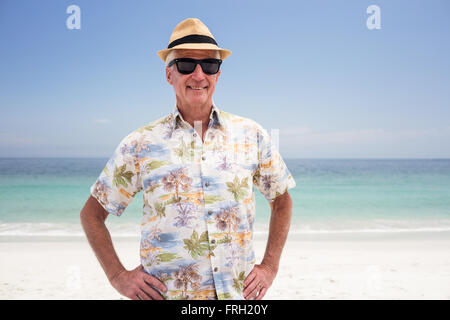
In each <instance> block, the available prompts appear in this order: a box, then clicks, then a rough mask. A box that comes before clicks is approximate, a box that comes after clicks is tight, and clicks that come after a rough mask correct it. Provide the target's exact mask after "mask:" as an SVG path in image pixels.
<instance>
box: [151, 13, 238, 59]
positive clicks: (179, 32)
mask: <svg viewBox="0 0 450 320" xmlns="http://www.w3.org/2000/svg"><path fill="white" fill-rule="evenodd" d="M176 49H199V50H217V51H219V52H220V58H221V59H222V60H223V59H225V58H226V57H228V56H229V55H230V54H231V51H230V50H226V49H222V48H219V46H218V45H217V42H216V40H215V39H214V37H213V35H212V34H211V32H210V31H209V29H208V27H207V26H206V25H205V24H204V23H203V22H201V21H200V20H199V19H195V18H188V19H186V20H184V21H181V22H180V23H179V24H178V25H177V26H176V27H175V29H174V30H173V32H172V35H171V36H170V40H169V45H168V46H167V49H164V50H161V51H158V55H159V57H160V58H161V59H162V60H163V61H164V62H166V57H167V55H168V54H169V52H170V51H172V50H176Z"/></svg>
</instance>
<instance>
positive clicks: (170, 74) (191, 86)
mask: <svg viewBox="0 0 450 320" xmlns="http://www.w3.org/2000/svg"><path fill="white" fill-rule="evenodd" d="M176 58H192V59H207V58H216V55H215V52H214V51H211V50H177V55H176ZM219 75H220V71H219V72H218V73H216V74H213V75H208V74H205V73H203V70H202V67H201V66H200V65H199V64H198V65H197V66H196V67H195V70H194V72H192V73H191V74H181V73H179V72H178V70H177V66H176V65H175V64H174V65H172V66H171V67H170V68H167V67H166V77H167V81H168V82H169V83H170V84H171V85H172V86H173V88H174V90H175V95H176V97H177V104H181V105H182V106H191V107H193V106H203V105H205V104H206V105H207V106H211V105H212V95H213V93H214V90H215V88H216V83H217V80H218V79H219Z"/></svg>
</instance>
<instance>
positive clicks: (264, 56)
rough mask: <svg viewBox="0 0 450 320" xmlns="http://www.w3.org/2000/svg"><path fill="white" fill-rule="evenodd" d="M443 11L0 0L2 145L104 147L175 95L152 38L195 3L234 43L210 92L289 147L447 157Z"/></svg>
mask: <svg viewBox="0 0 450 320" xmlns="http://www.w3.org/2000/svg"><path fill="white" fill-rule="evenodd" d="M71 4H76V5H78V6H79V7H80V8H81V29H80V30H68V29H67V28H66V19H67V17H68V16H69V14H67V13H66V8H67V7H68V6H69V5H71ZM372 4H375V5H378V6H379V7H380V9H381V29H380V30H369V29H368V28H367V27H366V20H367V18H368V17H369V14H367V13H366V9H367V7H368V6H369V5H372ZM449 14H450V2H448V1H445V0H442V1H436V0H432V1H394V0H391V1H378V0H371V1H363V0H358V1H356V0H355V1H348V0H346V1H344V0H342V1H331V0H330V1H312V0H309V1H168V2H164V1H101V0H97V1H61V0H52V1H50V0H49V1H23V0H20V1H12V0H6V1H5V0H2V1H1V2H0V39H2V41H1V42H0V92H1V94H0V110H1V117H0V157H23V156H26V157H109V156H110V155H111V154H112V152H113V151H114V148H115V147H116V146H117V144H118V143H119V142H120V140H121V139H122V138H123V137H124V136H125V135H126V134H128V133H129V132H131V131H133V130H134V129H136V128H138V127H140V126H142V125H144V124H146V123H148V122H151V121H153V120H156V119H158V118H160V117H162V116H164V115H166V114H167V113H169V112H170V111H171V110H172V109H173V107H174V102H175V97H174V93H173V89H172V87H171V86H170V85H169V84H168V83H167V82H166V81H165V77H164V65H163V63H162V61H160V59H159V58H158V56H157V55H156V51H158V50H160V49H163V48H165V47H166V46H167V43H168V40H169V36H170V34H171V32H172V30H173V28H174V27H175V25H176V24H178V23H179V22H180V21H182V20H183V19H185V18H188V17H197V18H199V19H201V20H202V21H203V22H204V23H205V24H207V25H208V27H209V29H210V30H211V32H212V33H213V35H214V36H215V38H216V40H217V41H218V43H219V45H220V46H222V47H224V48H227V49H230V50H231V51H232V52H233V54H232V55H231V56H230V57H229V58H228V59H226V60H225V62H224V63H223V65H222V74H221V76H220V79H219V83H218V86H217V89H216V93H215V96H214V101H215V103H216V104H217V106H218V107H219V108H221V109H223V110H226V111H229V112H232V113H235V114H239V115H242V116H245V117H249V118H252V119H254V120H256V121H257V122H259V123H261V124H262V125H263V126H264V127H265V128H267V129H268V130H269V131H270V129H279V130H280V149H281V153H282V155H283V156H284V157H288V158H450V121H449V119H450V42H449V41H448V39H449V33H450V19H449V18H448V16H449Z"/></svg>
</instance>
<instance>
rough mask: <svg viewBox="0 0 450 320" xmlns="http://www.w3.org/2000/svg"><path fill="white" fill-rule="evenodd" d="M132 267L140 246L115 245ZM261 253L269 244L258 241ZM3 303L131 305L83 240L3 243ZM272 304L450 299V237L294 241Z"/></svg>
mask: <svg viewBox="0 0 450 320" xmlns="http://www.w3.org/2000/svg"><path fill="white" fill-rule="evenodd" d="M114 243H115V247H116V250H117V252H118V254H119V257H120V258H121V260H122V262H123V263H124V265H125V266H126V267H127V268H130V269H131V268H134V267H135V266H137V265H138V264H139V255H138V250H139V240H138V239H132V238H120V239H114ZM255 248H256V255H257V257H259V258H261V257H262V255H263V254H264V249H265V241H264V240H263V239H258V240H257V241H256V247H255ZM0 261H1V263H0V299H126V298H124V297H122V296H120V295H119V294H118V293H117V292H116V291H115V290H114V289H113V288H112V287H111V285H110V284H109V282H108V281H107V279H106V277H105V276H104V273H103V270H102V269H101V267H100V265H99V263H98V262H97V260H96V258H95V256H94V254H93V252H92V250H91V248H90V247H89V245H88V243H87V241H86V240H84V239H83V238H68V237H64V238H63V237H60V238H57V237H54V238H51V237H40V238H37V237H34V238H32V237H30V238H17V237H15V238H6V237H2V238H1V239H0ZM265 299H450V237H449V236H448V235H445V234H436V233H416V234H353V235H339V236H337V235H314V236H306V235H302V236H298V235H297V236H296V235H291V236H290V238H289V239H288V242H287V244H286V247H285V250H284V253H283V257H282V261H281V266H280V270H279V273H278V276H277V278H276V279H275V282H274V284H273V286H272V287H271V289H270V290H269V291H268V293H267V295H266V297H265Z"/></svg>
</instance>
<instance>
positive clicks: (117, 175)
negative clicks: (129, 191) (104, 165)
mask: <svg viewBox="0 0 450 320" xmlns="http://www.w3.org/2000/svg"><path fill="white" fill-rule="evenodd" d="M126 169H127V165H126V164H124V165H122V166H120V167H115V168H114V178H113V183H114V185H115V186H116V187H118V186H121V185H122V186H124V187H127V186H128V184H127V182H126V181H128V183H131V178H132V177H133V175H134V174H133V172H131V171H125V170H126ZM125 180H126V181H125Z"/></svg>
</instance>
